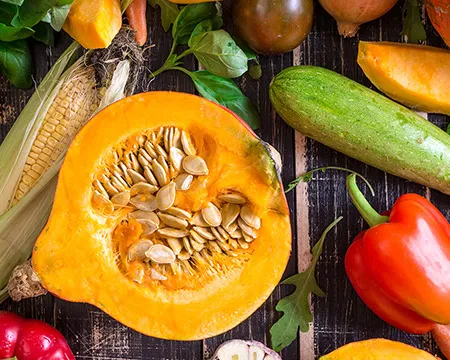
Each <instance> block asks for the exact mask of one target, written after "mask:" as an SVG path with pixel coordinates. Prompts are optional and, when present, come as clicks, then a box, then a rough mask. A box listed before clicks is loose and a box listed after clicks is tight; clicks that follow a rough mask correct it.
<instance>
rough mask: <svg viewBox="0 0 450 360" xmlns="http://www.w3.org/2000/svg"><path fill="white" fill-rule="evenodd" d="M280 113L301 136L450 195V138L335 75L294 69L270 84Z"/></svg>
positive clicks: (283, 73) (313, 67)
mask: <svg viewBox="0 0 450 360" xmlns="http://www.w3.org/2000/svg"><path fill="white" fill-rule="evenodd" d="M270 99H271V101H272V104H273V106H274V107H275V110H276V111H277V113H278V114H279V115H280V116H281V117H282V118H283V119H284V121H286V123H288V124H289V125H290V126H292V127H293V128H295V129H296V130H298V131H299V132H301V133H303V134H305V135H307V136H309V137H311V138H313V139H315V140H317V141H319V142H321V143H323V144H325V145H327V146H329V147H331V148H333V149H335V150H338V151H340V152H342V153H344V154H346V155H348V156H351V157H353V158H355V159H358V160H360V161H363V162H365V163H367V164H369V165H372V166H374V167H376V168H378V169H381V170H384V171H386V172H389V173H391V174H394V175H397V176H400V177H403V178H405V179H409V180H412V181H415V182H418V183H420V184H423V185H426V186H429V187H432V188H434V189H437V190H440V191H442V192H443V193H445V194H450V135H449V134H447V133H446V132H444V131H443V130H441V129H439V128H438V127H437V126H435V125H433V124H432V123H430V122H429V121H427V120H426V119H424V118H423V117H422V116H420V115H418V114H416V113H415V112H413V111H411V110H409V109H407V108H405V107H404V106H401V105H399V104H397V103H395V102H393V101H391V100H389V99H387V98H386V97H384V96H382V95H380V94H378V93H376V92H374V91H372V90H370V89H368V88H366V87H364V86H362V85H360V84H358V83H357V82H354V81H353V80H350V79H348V78H346V77H344V76H342V75H339V74H337V73H335V72H333V71H330V70H327V69H324V68H321V67H315V66H295V67H290V68H288V69H285V70H283V71H282V72H280V73H279V74H278V75H277V76H276V77H275V78H274V79H273V81H272V83H271V85H270Z"/></svg>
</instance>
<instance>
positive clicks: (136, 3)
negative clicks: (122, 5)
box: [125, 0, 147, 46]
mask: <svg viewBox="0 0 450 360" xmlns="http://www.w3.org/2000/svg"><path fill="white" fill-rule="evenodd" d="M125 14H126V16H127V18H128V21H129V23H130V26H131V28H132V29H133V30H134V31H136V42H137V43H138V44H139V45H140V46H142V45H144V44H145V42H146V41H147V0H133V1H132V2H131V4H130V5H129V6H128V7H127V9H126V11H125Z"/></svg>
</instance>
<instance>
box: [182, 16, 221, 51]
mask: <svg viewBox="0 0 450 360" xmlns="http://www.w3.org/2000/svg"><path fill="white" fill-rule="evenodd" d="M222 26H223V19H222V18H221V17H220V16H218V15H216V16H214V17H213V18H212V19H206V20H203V21H202V22H201V23H199V24H198V25H197V26H196V27H195V29H194V31H193V32H192V34H191V36H190V37H189V41H188V45H189V47H192V45H193V44H194V43H195V42H196V41H197V37H198V36H201V35H202V34H203V33H205V32H208V31H212V30H219V29H220V28H221V27H222Z"/></svg>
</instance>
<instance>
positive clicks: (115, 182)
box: [111, 176, 127, 192]
mask: <svg viewBox="0 0 450 360" xmlns="http://www.w3.org/2000/svg"><path fill="white" fill-rule="evenodd" d="M111 184H112V185H113V186H114V187H115V188H116V189H117V190H118V191H119V192H121V191H125V190H126V189H127V186H124V185H123V184H122V183H121V182H120V180H119V179H117V178H116V177H115V176H113V177H112V179H111Z"/></svg>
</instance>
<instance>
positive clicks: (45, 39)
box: [33, 21, 55, 46]
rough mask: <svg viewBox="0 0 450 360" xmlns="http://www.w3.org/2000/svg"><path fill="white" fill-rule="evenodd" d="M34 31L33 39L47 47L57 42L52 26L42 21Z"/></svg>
mask: <svg viewBox="0 0 450 360" xmlns="http://www.w3.org/2000/svg"><path fill="white" fill-rule="evenodd" d="M33 29H34V31H35V33H34V35H33V39H35V40H37V41H40V42H41V43H44V44H45V45H47V46H53V44H54V42H55V36H54V33H53V29H52V27H51V26H50V24H47V23H44V22H42V21H41V22H40V23H37V25H35V26H34V27H33Z"/></svg>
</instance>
